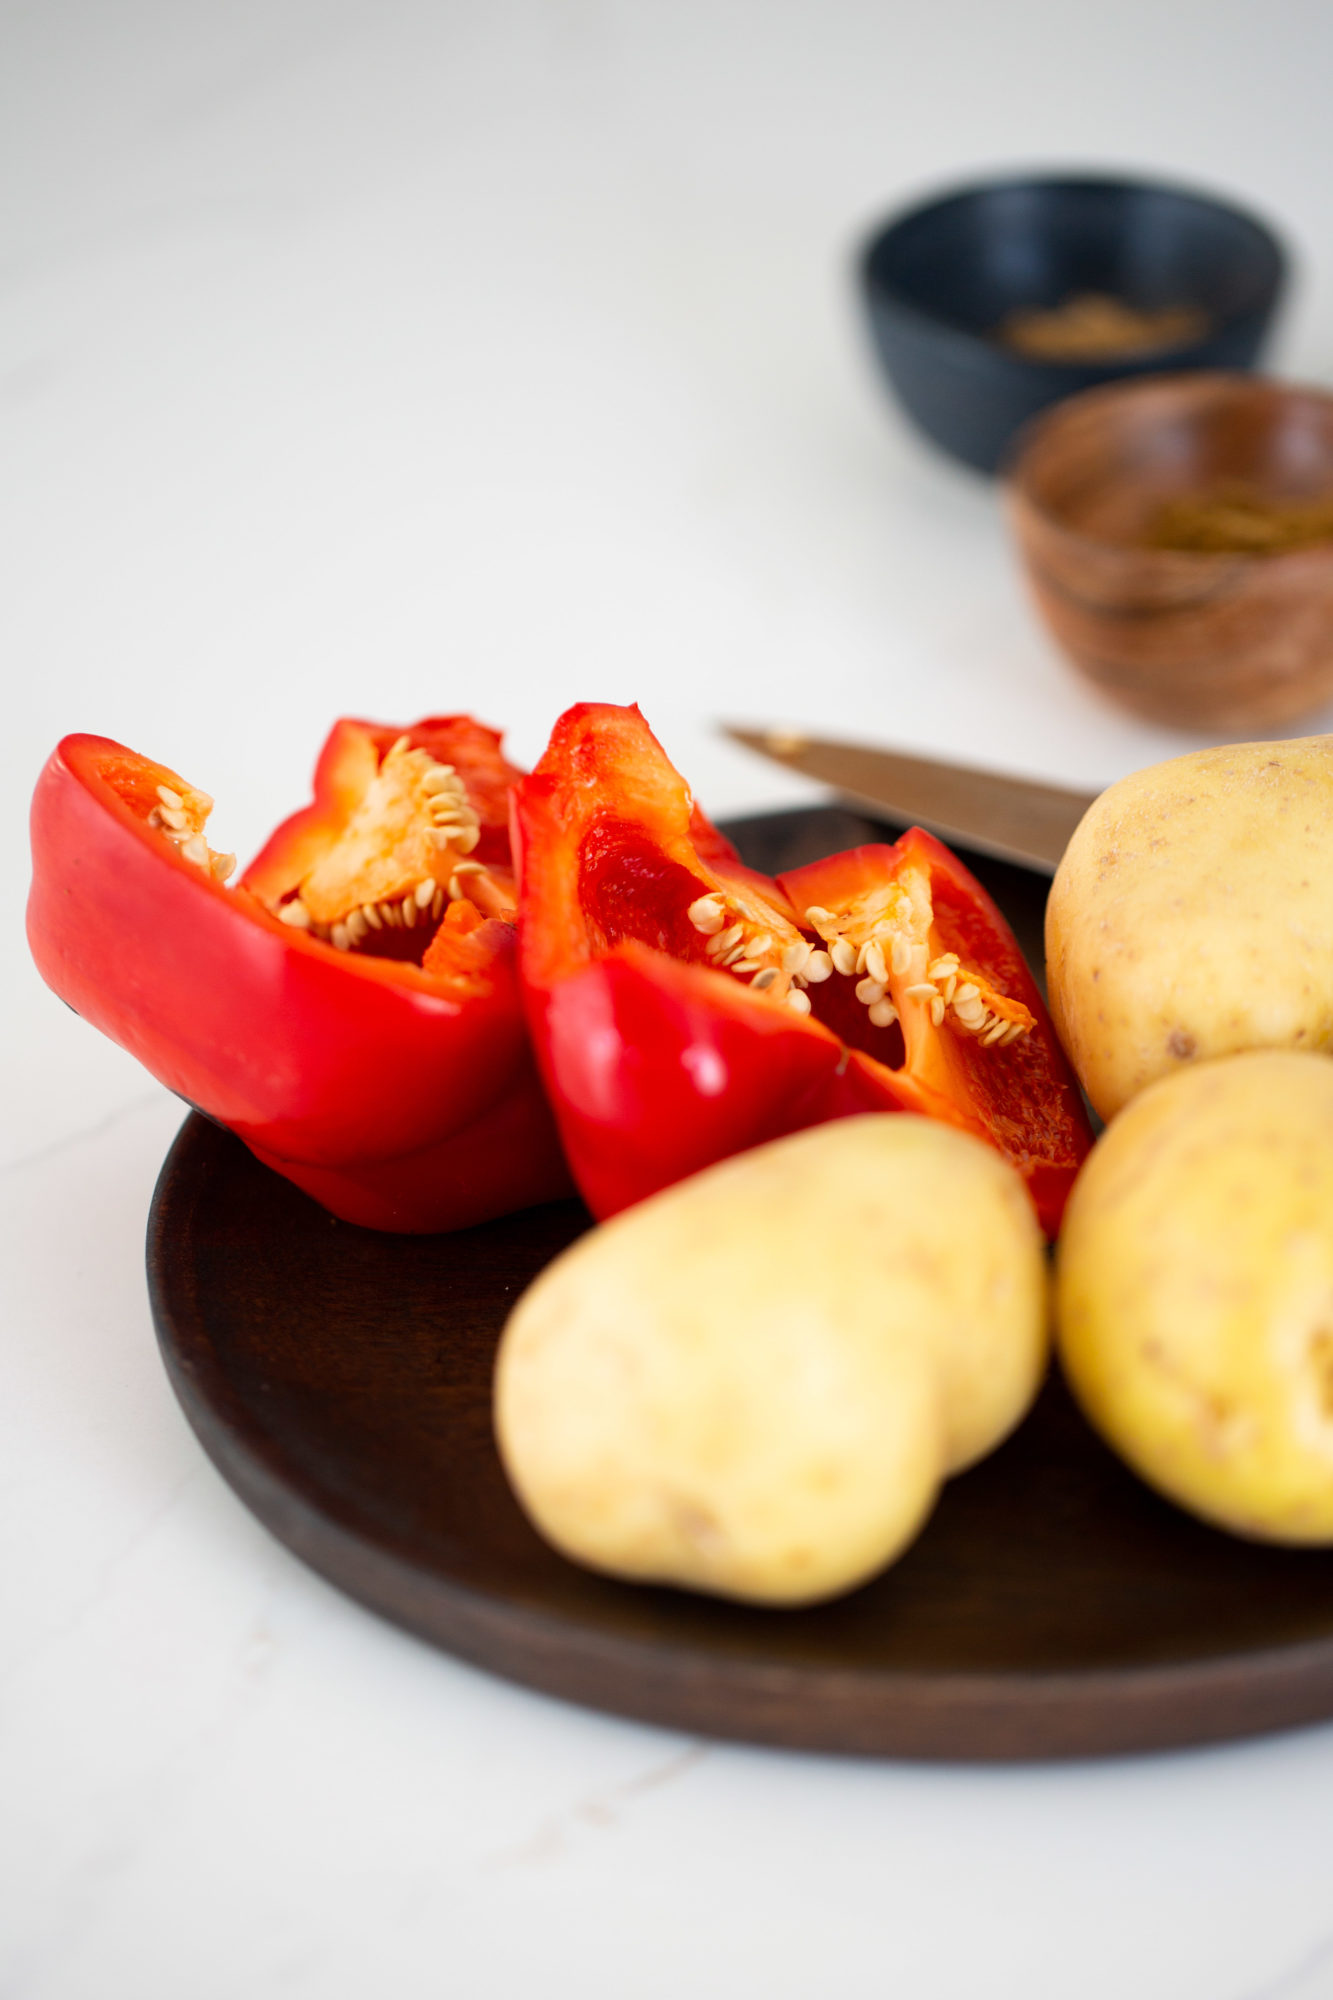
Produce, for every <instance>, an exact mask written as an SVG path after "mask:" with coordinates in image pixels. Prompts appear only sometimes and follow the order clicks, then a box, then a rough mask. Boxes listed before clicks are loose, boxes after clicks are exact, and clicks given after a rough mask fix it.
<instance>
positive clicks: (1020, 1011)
mask: <svg viewBox="0 0 1333 2000" xmlns="http://www.w3.org/2000/svg"><path fill="white" fill-rule="evenodd" d="M778 881H779V886H780V888H781V889H782V891H783V893H784V894H785V895H786V896H787V897H788V898H789V899H790V901H791V903H792V905H793V908H794V911H795V913H796V917H797V921H798V922H800V923H802V924H803V925H805V926H807V927H808V928H809V929H810V930H811V931H813V932H814V933H815V934H816V935H817V936H818V938H819V939H820V941H821V943H822V944H823V946H824V948H825V949H826V950H827V951H828V953H829V956H830V958H831V960H832V963H833V971H834V976H833V977H832V978H831V979H830V980H828V982H827V983H826V984H824V985H822V986H820V987H819V988H817V989H816V991H815V1010H816V1012H817V1013H818V1014H819V1016H820V1017H821V1018H822V1019H823V1020H824V1021H825V1022H826V1023H827V1024H828V1026H829V1027H830V1028H831V1029H832V1030H833V1032H834V1033H835V1034H837V1035H839V1036H840V1037H841V1039H842V1040H843V1041H844V1042H845V1043H846V1044H847V1045H848V1047H850V1048H855V1049H860V1050H863V1051H864V1052H865V1053H866V1054H867V1055H869V1056H872V1057H874V1058H876V1059H877V1060H878V1061H880V1062H884V1063H887V1064H889V1065H890V1066H891V1067H892V1068H893V1070H894V1072H895V1074H896V1075H898V1076H899V1077H900V1078H906V1077H910V1078H913V1079H914V1080H915V1081H916V1082H917V1083H919V1084H920V1085H921V1086H922V1087H923V1088H924V1089H927V1090H929V1091H930V1092H932V1093H933V1094H934V1096H935V1097H936V1098H942V1099H944V1100H946V1101H947V1102H948V1103H950V1104H951V1105H952V1106H953V1107H954V1108H955V1111H956V1112H957V1113H959V1114H960V1115H961V1116H962V1117H963V1118H965V1119H966V1121H967V1123H968V1124H969V1125H970V1127H971V1129H972V1130H973V1131H975V1132H977V1133H978V1135H979V1136H980V1137H982V1138H985V1139H988V1140H989V1141H990V1143H991V1144H992V1145H993V1146H995V1147H997V1148H998V1150H999V1151H1000V1152H1002V1153H1003V1154H1005V1156H1006V1157H1007V1158H1008V1159H1009V1160H1011V1161H1012V1162H1013V1164H1014V1165H1015V1166H1016V1167H1017V1168H1018V1170H1019V1172H1020V1173H1021V1174H1022V1175H1023V1178H1024V1180H1025V1181H1026V1182H1027V1186H1028V1192H1029V1193H1030V1195H1031V1196H1032V1200H1033V1203H1034V1205H1035V1207H1036V1210H1037V1214H1038V1217H1039V1218H1040V1220H1041V1223H1042V1226H1043V1227H1044V1229H1045V1230H1046V1232H1047V1234H1048V1235H1050V1236H1053V1235H1054V1234H1055V1232H1056V1230H1057V1229H1058V1227H1059V1223H1060V1217H1061V1215H1062V1214H1063V1212H1064V1205H1065V1202H1066V1201H1067V1200H1068V1197H1069V1193H1070V1190H1071V1188H1072V1187H1073V1184H1074V1179H1075V1176H1076V1175H1077V1173H1078V1170H1079V1167H1080V1166H1081V1164H1082V1162H1083V1160H1084V1159H1085V1158H1086V1156H1087V1153H1088V1151H1089V1149H1090V1147H1091V1145H1092V1128H1091V1126H1090V1125H1089V1122H1088V1115H1087V1112H1086V1110H1085V1108H1084V1104H1083V1099H1082V1095H1081V1094H1080V1091H1079V1088H1078V1084H1077V1082H1076V1081H1075V1078H1074V1074H1073V1071H1072V1070H1071V1068H1070V1066H1069V1063H1068V1062H1067V1061H1066V1059H1065V1055H1064V1052H1063V1050H1062V1049H1061V1047H1060V1044H1059V1042H1058V1040H1057V1039H1056V1035H1055V1030H1054V1028H1053V1027H1052V1025H1051V1019H1050V1016H1049V1014H1048V1013H1047V1011H1046V1007H1045V1004H1044V1002H1043V1000H1042V997H1041V994H1040V992H1039V991H1038V988H1037V984H1036V981H1035V980H1034V979H1033V977H1032V974H1031V973H1030V972H1029V970H1028V968H1027V964H1026V962H1025V960H1024V958H1023V954H1022V952H1021V951H1020V950H1019V948H1018V944H1017V941H1016V940H1015V938H1014V934H1013V932H1012V931H1011V930H1010V928H1009V926H1008V924H1007V923H1006V922H1005V920H1004V918H1003V917H1002V916H1001V914H1000V912H999V910H998V909H997V908H996V906H995V904H994V903H993V902H992V901H991V898H990V897H989V896H988V895H987V894H986V891H985V890H984V889H983V888H982V886H981V884H980V883H979V882H978V881H977V880H976V878H975V876H973V875H972V874H970V873H969V871H968V870H967V869H966V868H965V867H964V866H963V864H962V862H961V861H960V860H959V859H958V856H957V855H956V854H953V853H951V852H950V850H949V849H948V848H947V847H946V846H945V845H944V844H943V842H942V841H939V840H936V839H935V838H934V836H933V835H932V834H929V833H926V832H925V831H923V829H922V828H921V827H913V828H912V829H911V830H910V831H909V832H907V833H905V834H904V835H903V837H902V839H901V840H899V841H897V842H895V843H894V845H892V846H873V847H858V848H853V849H852V850H851V851H850V852H849V853H846V854H835V855H833V856H831V857H830V858H829V859H828V860H826V861H816V862H812V863H811V864H810V865H809V866H808V867H805V868H798V869H795V870H793V871H792V872H791V873H789V874H785V875H782V876H780V877H779V878H778Z"/></svg>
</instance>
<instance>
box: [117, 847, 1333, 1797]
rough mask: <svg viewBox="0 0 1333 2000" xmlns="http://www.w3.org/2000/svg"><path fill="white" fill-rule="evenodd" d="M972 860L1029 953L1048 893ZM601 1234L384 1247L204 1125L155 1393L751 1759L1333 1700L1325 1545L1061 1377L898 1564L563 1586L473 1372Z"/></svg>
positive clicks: (351, 1581) (298, 1507)
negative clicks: (797, 1593)
mask: <svg viewBox="0 0 1333 2000" xmlns="http://www.w3.org/2000/svg"><path fill="white" fill-rule="evenodd" d="M732 831H733V833H734V834H736V835H737V837H738V838H739V839H740V842H741V844H742V846H743V849H744V851H745V853H746V857H747V859H749V860H751V861H753V862H754V863H755V864H756V865H758V866H760V867H764V868H769V869H772V868H775V867H777V866H779V865H784V866H794V865H796V864H797V863H798V862H799V861H802V860H807V859H812V858H814V857H815V856H816V855H819V854H825V853H830V852H833V851H835V850H836V849H837V848H839V847H845V846H849V845H852V844H854V843H855V842H857V841H859V840H865V839H870V838H876V837H883V829H877V828H873V827H871V826H870V824H869V823H868V822H866V821H863V820H857V819H853V818H852V817H851V816H850V815H848V814H844V813H835V812H822V811H821V812H813V813H800V814H784V815H781V816H779V817H775V818H770V819H764V820H752V821H749V822H746V823H745V824H744V825H743V826H742V827H740V828H733V829H732ZM890 837H891V836H890ZM973 865H974V866H975V868H976V871H977V873H978V874H979V875H980V876H981V877H982V878H983V879H984V880H985V881H986V882H987V884H988V886H989V887H990V889H991V891H992V893H993V894H995V895H996V897H997V899H998V900H999V901H1000V903H1001V904H1002V906H1003V907H1004V908H1005V910H1006V912H1007V914H1008V915H1009V917H1010V920H1011V922H1012V923H1013V924H1014V927H1015V930H1016V931H1017V932H1018V935H1019V938H1020V941H1021V942H1023V944H1024V948H1025V949H1026V950H1028V951H1029V956H1034V955H1035V958H1036V962H1038V963H1039V962H1040V925H1041V915H1042V906H1043V903H1044V899H1045V884H1044V883H1043V882H1042V881H1041V880H1040V879H1039V878H1038V877H1036V876H1033V875H1029V874H1027V873H1026V872H1025V871H1023V870H1021V869H1016V868H1009V867H1006V866H1004V865H1003V864H1002V863H996V862H988V861H984V860H981V859H977V860H975V861H974V863H973ZM586 1226H587V1216H586V1214H585V1212H584V1211H583V1210H582V1208H581V1207H580V1206H579V1205H578V1204H577V1203H573V1202H570V1203H562V1204H559V1205H555V1206H551V1207H547V1208H543V1209H535V1210H530V1211H529V1212H527V1213H526V1214H522V1215H516V1216H511V1217H508V1218H506V1219H505V1220H503V1221H501V1222H494V1223H490V1224H488V1225H486V1226H485V1227H484V1228H481V1229H473V1230H468V1231H466V1232H464V1233H462V1234H459V1235H455V1236H435V1237H403V1236H383V1235H377V1234H375V1233H374V1232H372V1231H369V1230H363V1229H357V1228H354V1227H352V1226H351V1225H349V1224H347V1223H341V1222H337V1221H335V1220H334V1219H333V1218H332V1217H331V1216H329V1215H326V1214H325V1213H324V1211H323V1210H322V1209H320V1208H318V1207H316V1205H315V1204H314V1202H312V1201H310V1200H309V1199H308V1198H307V1197H306V1196H304V1195H302V1194H300V1193H298V1191H297V1190H296V1189H295V1188H293V1187H291V1186H290V1185H289V1184H288V1183H287V1182H286V1181H284V1180H281V1179H279V1178H278V1177H277V1175H275V1174H272V1173H270V1172H269V1171H268V1170H267V1169H266V1168H264V1167H261V1166H260V1165H259V1164H258V1163H257V1162H256V1161H255V1160H254V1159H252V1158H251V1156H250V1154H249V1153H247V1152H246V1150H245V1148H244V1147H243V1146H242V1145H241V1144H240V1143H239V1142H238V1141H237V1140H236V1139H234V1138H232V1137H231V1135H230V1134H229V1133H226V1132H223V1131H219V1130H217V1129H216V1128H214V1127H213V1126H211V1125H209V1124H208V1123H206V1122H205V1120H203V1119H202V1118H200V1117H198V1116H194V1117H191V1118H189V1119H188V1120H187V1121H186V1123H185V1126H184V1127H183V1129H182V1131H181V1133H180V1136H179V1138H178V1139H177V1140H176V1143H175V1145H174V1146H173V1147H172V1150H171V1153H170V1155H169V1156H168V1159H167V1161H166V1164H165V1166H164V1167H163V1170H162V1176H161V1179H160V1181H159V1183H158V1189H157V1194H156V1197H155V1199H154V1203H153V1211H152V1217H151V1220H150V1224H149V1234H148V1274H149V1282H150V1288H151V1295H152V1304H153V1315H154V1319H155V1321H156V1324H157V1329H158V1335H159V1339H160V1341H161V1344H162V1351H163V1354H164V1356H165V1359H166V1364H167V1369H168V1372H169V1374H170V1376H171V1380H172V1383H173V1385H174V1387H175V1389H176V1393H177V1395H178V1396H179V1397H180V1400H181V1403H182V1404H183V1406H184V1408H185V1411H186V1414H187V1416H188V1417H189V1419H190V1422H191V1423H192V1424H193V1426H194V1428H195V1430H196V1431H197V1433H198V1435H199V1438H200V1440H201V1441H202V1443H203V1445H204V1448H205V1450H206V1451H207V1452H208V1453H209V1455H210V1457H211V1458H212V1459H213V1461H214V1462H215V1464H216V1465H217V1466H218V1467H219V1469H220V1470H221V1472H222V1473H223V1475H224V1477H225V1478H226V1479H228V1480H229V1481H230V1483H231V1485H232V1486H233V1487H234V1488H235V1490H236V1491H237V1493H238V1494H239V1495H240V1496H241V1498H242V1499H243V1500H244V1501H245V1502H246V1504H247V1505H248V1506H249V1507H250V1508H251V1509H252V1510H253V1511H254V1513H255V1514H257V1515H258V1517H259V1519H260V1520H261V1521H263V1522H264V1523H265V1525H266V1526H267V1527H269V1528H270V1529H271V1530H272V1531H273V1533H274V1534H275V1535H277V1536H278V1537H279V1539H280V1540H281V1541H283V1542H285V1543H286V1544H287V1545H288V1547H289V1548H291V1549H293V1550H295V1552H296V1553H297V1554H298V1555H299V1556H301V1557H302V1558H303V1559H304V1560H305V1561H306V1562H308V1563H310V1564H311V1566H312V1567H313V1568H315V1569H317V1570H319V1571H320V1572H321V1573H322V1574H323V1575H324V1576H326V1577H328V1578H329V1579H330V1580H331V1581H332V1582H334V1583H335V1584H337V1585H339V1586H340V1587H341V1588H342V1589H343V1590H346V1591H347V1592H349V1593H350V1594H351V1595H352V1596H353V1597H356V1598H359V1599H360V1600H361V1601H362V1603H364V1604H368V1605H370V1606H371V1607H373V1609H375V1610H376V1611H380V1612H382V1613H384V1615H385V1616H386V1617H389V1618H393V1619H396V1620H397V1621H398V1622H399V1623H400V1624H402V1625H405V1626H408V1627H409V1628H410V1629H411V1630H413V1631H415V1632H418V1633H421V1634H423V1635H424V1636H425V1637H426V1638H428V1639H431V1640H433V1641H434V1642H435V1643H436V1644H438V1645H441V1646H444V1647H446V1648H448V1649H449V1650H450V1651H451V1652H454V1653H457V1654H460V1655H461V1656H462V1657H463V1658H465V1659H468V1660H473V1661H475V1662H477V1663H478V1664H479V1665H482V1666H485V1667H489V1668H491V1669H493V1670H494V1671H495V1672H497V1673H502V1674H507V1675H509V1676H511V1677H512V1678H513V1679H515V1680H519V1681H525V1682H528V1683H529V1684H530V1685H532V1686H534V1687H539V1688H543V1689H546V1690H547V1691H548V1692H550V1693H553V1694H557V1695H562V1696H566V1697H568V1698H569V1699H571V1700H574V1701H580V1702H586V1703H590V1704H592V1705H594V1706H596V1707H599V1708H607V1709H613V1710H616V1711H618V1712H620V1713H622V1714H625V1715H631V1716H637V1717H641V1718H643V1719H644V1720H646V1721H650V1722H657V1723H663V1724H667V1725H670V1726H672V1727H675V1728H680V1729H686V1730H694V1731H701V1732H704V1733H706V1734H710V1735H715V1736H730V1737H738V1738H745V1739H748V1740H751V1741H755V1742H761V1743H773V1744H783V1745H787V1746H790V1747H796V1748H804V1749H819V1750H840V1751H862V1752H879V1753H888V1754H893V1755H906V1756H918V1757H969V1758H975V1757H986V1758H1005V1757H1035V1756H1061V1755H1081V1754H1087V1753H1100V1752H1106V1751H1122V1750H1135V1749H1146V1748H1151V1747H1156V1746H1161V1745H1168V1744H1184V1743H1197V1742H1202V1741H1206V1740H1208V1739H1213V1738H1218V1737H1228V1736H1240V1735H1246V1734H1250V1733H1253V1732H1256V1731H1260V1730H1266V1729H1275V1728H1280V1727H1283V1726H1286V1725H1289V1724H1293V1723H1299V1722H1306V1721H1311V1720H1314V1719H1316V1718H1320V1717H1324V1716H1327V1715H1330V1714H1333V1552H1311V1551H1292V1550H1280V1549H1270V1548H1262V1547H1258V1546H1252V1545H1250V1544H1247V1543H1244V1542H1239V1541H1234V1540H1232V1539H1231V1538H1229V1537H1227V1536H1224V1535H1221V1534H1217V1533H1214V1532H1213V1531H1212V1530H1210V1529H1208V1528H1205V1527H1202V1526H1200V1525H1199V1524H1198V1523H1197V1522H1194V1521H1192V1520H1190V1519H1188V1518H1187V1517H1186V1516H1185V1515H1183V1514H1180V1513H1177V1512H1176V1511H1175V1509H1174V1508H1172V1507H1169V1506H1168V1505H1167V1504H1166V1503H1165V1502H1164V1501H1161V1500H1159V1499H1157V1498H1156V1496H1155V1495H1153V1494H1152V1493H1150V1492H1148V1490H1147V1489H1146V1488H1145V1487H1143V1486H1141V1485H1139V1484H1138V1482H1137V1481H1136V1480H1134V1479H1133V1478H1132V1477H1131V1476H1130V1475H1129V1473H1128V1472H1126V1471H1125V1470H1124V1469H1123V1468H1122V1467H1121V1466H1120V1464H1119V1463H1118V1461H1116V1460H1115V1459H1114V1458H1113V1457H1112V1456H1111V1455H1110V1453H1109V1452H1107V1451H1106V1450H1105V1449H1104V1448H1103V1447H1102V1446H1101V1445H1100V1444H1099V1443H1098V1441H1097V1440H1096V1439H1095V1438H1094V1437H1093V1436H1092V1434H1091V1433H1090V1432H1089V1430H1088V1429H1087V1427H1086V1426H1085V1425H1084V1423H1083V1421H1082V1419H1081V1418H1080V1417H1079V1415H1078V1413H1077V1412H1076V1410H1075V1409H1074V1407H1073V1405H1072V1404H1071V1402H1070V1401H1069V1398H1068V1397H1067V1395H1066V1394H1065V1393H1064V1391H1063V1389H1062V1388H1061V1387H1060V1385H1059V1383H1058V1382H1052V1383H1051V1384H1050V1385H1049V1386H1048V1388H1047V1390H1046V1391H1045V1393H1044V1395H1043V1396H1042V1399H1041V1401H1040V1402H1039V1404H1038V1406H1037V1409H1036V1410H1035V1411H1034V1413H1033V1415H1032V1416H1031V1417H1030V1418H1029V1420H1028V1421H1027V1423H1025V1424H1024V1425H1023V1426H1022V1428H1021V1429H1020V1430H1019V1432H1018V1434H1017V1435H1016V1436H1015V1437H1014V1438H1012V1439H1011V1440H1010V1441H1009V1443H1008V1444H1006V1445H1005V1446H1004V1447H1003V1448H1002V1449H1001V1450H1000V1451H999V1452H997V1453H996V1454H995V1455H994V1457H992V1458H991V1459H989V1460H988V1461H987V1462H986V1463H985V1464H983V1465H981V1466H979V1467H977V1468H976V1469H975V1470H974V1471H972V1472H969V1473H967V1474H965V1475H964V1476H963V1477H962V1478H960V1479H957V1480H955V1481H953V1482H952V1483H951V1484H950V1485H949V1486H947V1487H946V1488H945V1491H944V1495H943V1498H942V1500H941V1502H940V1504H939V1507H938V1509H937V1510H936V1513H935V1515H934V1516H933V1518H932V1519H931V1521H930V1523H929V1524H928V1526H927V1528H926V1530H925V1532H924V1534H923V1535H922V1536H921V1538H920V1539H919V1541H918V1542H917V1543H916V1545H915V1546H914V1547H913V1548H912V1549H910V1550H909V1551H908V1553H907V1555H906V1556H905V1557H903V1559H902V1560H901V1561H900V1562H899V1563H898V1564H897V1565H896V1566H895V1567H894V1568H892V1569H891V1570H889V1571H887V1572H886V1573H885V1574H884V1575H883V1576H881V1577H880V1578H879V1579H878V1580H877V1581H875V1582H874V1583H871V1584H869V1585H868V1586H867V1587H866V1588H864V1589H862V1590H859V1591H857V1592H855V1593H854V1594H853V1595H852V1596H850V1597H847V1598H844V1599H843V1600H842V1601H841V1602H839V1603H835V1604H830V1605H825V1606H822V1607H820V1608H818V1609H815V1610H810V1611H801V1612H790V1611H760V1610H752V1609H747V1608H743V1607H740V1606H735V1605H727V1604H722V1603H716V1602H712V1601H710V1600H706V1599H704V1598H696V1597H691V1596H687V1595H685V1594H683V1593H677V1592H673V1591H669V1590H645V1589H638V1588H634V1587H631V1586H628V1585H621V1584H616V1583H612V1582H609V1581H606V1580H604V1579H601V1578H599V1577H595V1576H592V1575H589V1574H586V1573H585V1572H584V1571H582V1570H579V1569H576V1568H574V1567H573V1566H572V1565H571V1564H569V1563H567V1562H565V1561H564V1560H563V1559H562V1558H561V1557H559V1556H557V1555H555V1554H554V1553H553V1552H552V1551H551V1550H549V1549H548V1548H547V1547H546V1546H545V1544H544V1543H543V1542H542V1541H540V1540H539V1538H538V1537H537V1535H536V1534H535V1533H534V1531H533V1530H532V1529H531V1528H530V1527H529V1526H528V1524H527V1522H526V1520H525V1519H524V1517H523V1515H522V1514H521V1513H520V1512H519V1509H518V1507H517V1505H516V1504H515V1502H514V1500H513V1499H512V1497H511V1495H510V1493H509V1489H508V1487H507V1486H506V1484H505V1480H504V1476H503V1474H502V1472H501V1469H500V1464H499V1461H498V1459H497V1457H496V1453H495V1449H494V1446H493V1444H492V1441H491V1419H490V1375H491V1361H492V1355H493V1352H494V1347H495V1341H496V1337H497V1335H498V1333H499V1331H500V1327H501V1325H502V1324H503V1321H504V1318H505V1315H506V1313H507V1312H508V1310H509V1307H510V1306H511V1305H512V1303H513V1301H514V1300H515V1298H517V1296H518V1294H519V1292H520V1291H521V1290H522V1288H523V1287H524V1285H525V1284H527V1283H528V1281H529V1279H531V1278H532V1277H533V1276H534V1275H535V1273H536V1272H538V1271H539V1270H540V1269H541V1267H542V1266H543V1265H544V1264H545V1263H546V1262H547V1260H548V1259H549V1258H550V1257H552V1256H553V1255H554V1254H555V1253H556V1252H557V1251H558V1250H560V1249H561V1248H562V1247H563V1246H564V1245H565V1244H566V1243H568V1242H569V1241H570V1240H571V1239H572V1238H573V1237H575V1236H576V1235H577V1234H578V1233H579V1232H580V1231H581V1230H582V1229H584V1228H585V1227H586Z"/></svg>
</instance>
